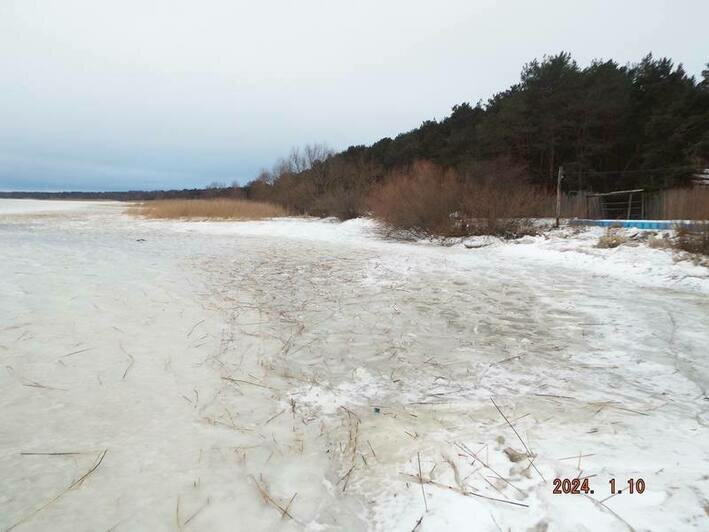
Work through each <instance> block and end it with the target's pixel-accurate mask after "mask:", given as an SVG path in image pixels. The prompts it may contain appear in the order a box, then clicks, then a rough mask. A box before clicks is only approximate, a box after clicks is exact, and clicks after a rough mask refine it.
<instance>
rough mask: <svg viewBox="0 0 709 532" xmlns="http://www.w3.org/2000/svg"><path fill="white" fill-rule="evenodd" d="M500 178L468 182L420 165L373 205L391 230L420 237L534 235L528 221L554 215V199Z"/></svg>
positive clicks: (392, 180) (382, 189)
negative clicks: (552, 210)
mask: <svg viewBox="0 0 709 532" xmlns="http://www.w3.org/2000/svg"><path fill="white" fill-rule="evenodd" d="M500 172H501V173H500V174H498V175H496V176H490V175H489V176H482V175H476V176H474V178H468V179H465V180H464V179H462V178H461V177H460V176H459V175H458V173H456V172H455V171H453V170H444V169H442V168H440V167H438V166H436V165H434V164H432V163H430V162H417V163H415V164H414V165H412V166H411V167H410V168H409V169H407V170H405V171H399V172H395V173H393V174H391V175H389V176H388V177H387V179H386V180H385V181H384V183H383V184H382V185H380V186H377V187H375V188H374V189H373V190H372V192H371V194H370V195H369V199H368V205H369V208H370V209H371V212H372V214H373V215H374V216H375V217H376V218H378V219H380V220H381V221H383V222H384V223H385V224H386V225H387V226H388V227H389V228H391V229H393V230H395V231H404V232H408V233H410V234H412V235H415V236H427V235H438V236H445V237H455V236H466V235H482V234H487V235H498V236H502V237H506V238H514V237H518V236H522V235H523V234H530V233H533V232H535V228H534V224H532V223H530V222H529V219H530V218H532V217H538V216H544V215H548V214H549V213H548V209H549V205H550V201H549V195H548V194H546V193H545V192H542V191H541V190H538V189H536V188H534V187H532V186H529V185H527V184H525V182H524V181H523V180H520V179H519V178H518V177H517V176H511V175H509V174H507V175H506V174H504V173H502V171H501V170H500Z"/></svg>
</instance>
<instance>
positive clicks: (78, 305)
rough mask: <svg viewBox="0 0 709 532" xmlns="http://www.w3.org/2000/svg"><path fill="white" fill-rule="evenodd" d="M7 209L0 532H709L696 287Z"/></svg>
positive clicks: (596, 269)
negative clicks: (577, 487)
mask: <svg viewBox="0 0 709 532" xmlns="http://www.w3.org/2000/svg"><path fill="white" fill-rule="evenodd" d="M4 201H6V200H0V254H2V260H0V317H1V318H2V320H1V321H0V359H1V361H2V366H3V368H4V369H3V372H2V373H1V374H0V375H1V376H0V386H2V390H3V392H4V393H3V395H2V397H0V411H1V412H2V431H0V478H2V479H3V482H2V483H0V529H3V530H4V529H7V528H9V527H12V526H14V525H17V527H16V529H17V530H50V529H51V530H97V529H111V528H112V527H113V528H114V529H115V530H118V531H120V530H170V529H176V528H177V529H184V530H190V529H191V530H235V529H243V530H263V529H267V530H271V529H273V530H275V529H284V530H291V529H292V530H301V529H306V530H332V529H334V530H405V531H410V530H412V529H413V528H414V527H416V526H417V523H418V522H419V521H420V524H419V525H418V530H436V531H438V530H471V529H474V530H499V529H502V530H507V529H508V528H510V529H512V530H528V529H531V530H545V529H547V528H545V527H548V530H569V529H572V528H573V529H577V530H618V529H623V528H632V529H634V530H678V529H692V528H694V529H697V530H701V529H704V528H705V525H706V523H707V513H706V512H707V510H706V508H707V504H709V501H708V500H707V498H706V495H705V494H706V493H708V492H709V480H708V479H707V477H706V473H705V472H706V471H707V470H709V451H707V449H706V445H703V442H706V441H707V437H708V436H709V431H707V428H706V423H707V418H708V416H707V407H708V406H709V400H707V386H709V362H708V361H707V358H706V353H705V351H706V345H708V344H709V325H708V324H707V323H708V321H709V320H708V319H707V318H709V303H708V300H707V297H706V296H707V294H708V293H709V277H708V276H707V268H705V267H703V266H698V265H695V264H693V263H692V262H691V261H688V260H677V256H676V255H674V254H673V253H672V252H670V251H668V250H665V249H651V248H649V247H647V246H646V245H645V244H642V243H641V244H638V245H637V246H621V247H619V248H615V249H598V248H596V247H595V242H596V241H597V239H598V236H599V235H600V234H601V231H602V230H600V229H588V230H584V231H572V230H563V231H558V232H556V233H553V232H552V233H550V234H548V235H547V237H529V238H526V239H522V240H521V241H518V242H517V243H501V242H496V241H491V242H488V243H489V244H490V245H486V246H484V247H479V248H475V249H467V248H466V246H465V245H464V244H460V245H456V246H451V247H441V246H435V245H431V244H426V243H409V244H407V243H396V242H389V241H386V240H384V239H382V238H381V237H380V236H378V234H377V230H376V229H377V228H376V224H375V223H374V222H372V221H370V220H353V221H350V222H345V223H336V222H333V221H320V220H310V219H282V220H273V221H261V222H242V223H235V222H181V221H148V220H139V219H135V218H132V217H129V216H127V215H125V214H123V213H122V210H123V206H122V205H120V204H115V203H81V202H78V203H80V205H74V208H71V209H69V208H66V210H64V209H62V210H61V211H59V210H58V207H55V205H56V204H54V203H51V202H35V203H34V204H30V203H24V204H23V206H22V208H18V207H17V205H14V206H8V205H7V204H6V205H5V206H3V202H4ZM23 201H26V200H23ZM29 201H31V200H29ZM48 203H51V205H48ZM61 203H64V202H61ZM67 203H69V202H67ZM71 203H77V202H71ZM18 211H22V212H18ZM32 213H36V215H33V214H32ZM493 400H494V403H493ZM496 405H497V406H496ZM498 407H499V410H498ZM500 411H501V412H502V413H503V414H504V415H505V416H506V418H507V420H508V421H509V423H508V422H507V421H506V420H505V418H504V417H503V416H502V415H501V412H500ZM512 427H514V429H513V428H512ZM515 431H516V432H515ZM517 434H519V436H518V435H517ZM520 438H521V440H523V442H524V443H522V442H521V441H520ZM525 446H526V447H528V449H529V453H530V455H531V456H533V459H532V460H531V461H530V460H529V459H528V458H527V457H524V456H520V454H519V453H526V452H527V449H525ZM104 451H106V454H105V455H104V456H103V460H102V461H101V462H100V464H99V465H98V467H96V469H95V470H93V472H92V473H91V474H90V475H89V476H88V477H86V478H85V479H84V480H83V481H81V482H80V483H77V484H76V485H74V486H73V487H72V489H70V490H68V491H64V490H65V488H67V487H68V486H71V485H72V483H74V481H76V480H77V479H80V478H81V477H82V475H84V474H85V473H87V472H88V471H90V470H91V469H92V467H93V466H94V465H96V464H97V463H98V460H99V459H100V458H101V456H102V454H103V452H104ZM28 453H30V454H28ZM36 453H72V454H36ZM520 458H521V459H520ZM515 460H516V461H515ZM419 461H420V469H419ZM419 471H420V479H422V480H423V481H424V486H423V488H424V489H423V494H422V489H421V485H420V481H419V480H420V479H419ZM557 477H558V478H569V479H573V478H577V477H578V478H588V480H589V485H590V488H591V489H593V490H594V493H593V494H590V493H589V494H580V495H563V494H562V495H557V494H553V493H552V490H553V479H554V478H557ZM631 478H632V479H638V478H642V479H643V480H644V482H645V485H646V489H645V492H644V493H643V494H633V495H630V494H628V493H627V492H626V490H625V489H624V488H625V487H627V484H625V483H626V481H627V479H631ZM611 479H616V482H617V484H618V486H623V487H621V488H620V489H624V493H623V494H620V495H616V496H613V497H612V498H608V499H607V497H609V495H610V493H609V480H611ZM424 494H425V502H424ZM57 497H58V498H57ZM491 499H497V500H491ZM427 508H428V510H427ZM284 510H285V511H284Z"/></svg>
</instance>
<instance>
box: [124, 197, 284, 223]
mask: <svg viewBox="0 0 709 532" xmlns="http://www.w3.org/2000/svg"><path fill="white" fill-rule="evenodd" d="M129 212H130V213H131V214H136V215H139V216H146V217H148V218H215V219H241V220H258V219H262V218H275V217H279V216H286V215H287V214H288V212H287V211H286V210H285V209H284V208H283V207H280V206H278V205H274V204H272V203H265V202H260V201H251V200H241V199H224V198H220V199H208V200H155V201H146V202H144V203H140V204H137V205H135V206H133V207H131V208H130V209H129Z"/></svg>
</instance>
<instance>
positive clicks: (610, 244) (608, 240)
mask: <svg viewBox="0 0 709 532" xmlns="http://www.w3.org/2000/svg"><path fill="white" fill-rule="evenodd" d="M627 241H628V239H627V237H626V236H625V235H624V234H623V232H622V229H620V228H619V227H609V228H607V229H606V230H605V232H604V233H603V234H602V235H601V236H600V238H599V239H598V242H597V243H596V247H597V248H603V249H609V248H617V247H618V246H620V245H622V244H625V243H626V242H627Z"/></svg>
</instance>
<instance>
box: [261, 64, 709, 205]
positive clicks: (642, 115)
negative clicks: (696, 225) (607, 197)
mask: <svg viewBox="0 0 709 532" xmlns="http://www.w3.org/2000/svg"><path fill="white" fill-rule="evenodd" d="M708 67H709V65H708ZM707 160H709V68H708V69H707V70H705V71H704V72H703V73H702V79H701V80H699V81H698V80H696V79H695V78H693V77H692V76H689V75H688V74H687V73H686V72H685V71H684V69H683V68H682V66H681V65H677V66H675V65H674V64H673V62H672V61H671V60H670V59H666V58H662V59H655V58H653V56H652V55H648V56H646V57H645V58H643V59H642V60H641V61H640V62H639V63H637V64H632V65H627V66H621V65H619V64H618V63H616V62H614V61H594V62H593V63H591V65H589V66H587V67H585V68H581V67H579V66H578V65H577V63H576V62H575V61H574V60H572V58H571V56H570V54H568V53H560V54H558V55H554V56H551V57H545V58H544V59H543V60H542V61H537V60H534V61H532V62H530V63H528V64H526V65H525V66H524V67H523V69H522V73H521V78H520V82H519V83H517V84H515V85H513V86H512V87H510V88H509V89H507V90H505V91H502V92H500V93H498V94H495V95H494V96H493V97H492V98H490V99H489V100H488V101H487V102H484V103H483V102H478V103H477V104H475V105H471V104H469V103H462V104H460V105H456V106H454V107H453V109H452V112H451V114H450V115H449V116H448V117H446V118H444V119H443V120H440V121H436V120H430V121H426V122H424V123H423V124H422V125H421V126H420V127H418V128H416V129H414V130H411V131H409V132H406V133H402V134H400V135H398V136H397V137H395V138H393V139H392V138H384V139H381V140H380V141H378V142H376V143H374V144H372V145H371V146H352V147H350V148H348V149H347V150H345V151H342V152H340V153H333V152H332V151H330V150H327V149H325V148H324V147H322V146H314V147H313V146H310V147H306V149H305V150H294V151H293V152H292V153H291V154H290V156H289V157H288V158H286V159H283V160H281V161H279V162H278V163H277V164H276V166H275V167H274V169H273V170H271V171H263V172H262V173H261V175H260V176H259V177H258V178H257V179H256V180H255V181H254V182H252V183H251V184H250V186H249V192H250V196H251V197H256V198H258V199H263V200H270V201H275V202H277V203H281V204H283V205H285V206H286V207H288V208H289V209H292V210H294V211H299V212H309V213H311V214H334V215H338V216H343V217H347V216H354V215H357V214H360V213H361V212H362V210H363V208H364V207H363V201H362V200H363V198H364V197H366V196H367V195H368V194H370V192H371V190H372V189H373V187H374V186H377V185H380V184H381V183H383V182H385V181H386V180H387V179H388V176H390V175H392V174H393V173H396V172H400V171H402V170H405V169H406V168H410V167H411V165H412V164H414V163H415V162H416V161H429V162H431V163H433V164H435V165H437V166H439V167H441V168H443V169H450V170H453V171H455V172H456V174H457V175H459V176H460V179H462V180H464V181H467V182H471V181H473V182H474V181H475V180H476V179H488V180H489V179H490V178H493V179H494V178H495V177H496V176H497V174H500V175H499V177H501V178H502V177H503V178H505V179H506V180H507V181H509V180H510V177H509V176H510V175H513V176H515V177H514V178H515V179H518V180H520V181H524V182H525V184H528V185H532V186H537V187H541V188H546V189H551V188H553V187H554V186H555V184H556V178H557V172H558V168H559V166H563V167H564V169H565V174H566V179H565V180H564V188H565V190H570V191H573V190H594V191H608V190H618V189H624V188H636V187H642V188H651V189H659V188H668V187H675V186H684V185H687V184H689V183H690V180H691V176H692V174H693V173H695V172H696V171H697V170H698V169H700V168H704V167H705V165H706V162H707ZM501 174H506V175H504V176H503V175H501Z"/></svg>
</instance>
